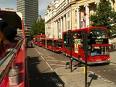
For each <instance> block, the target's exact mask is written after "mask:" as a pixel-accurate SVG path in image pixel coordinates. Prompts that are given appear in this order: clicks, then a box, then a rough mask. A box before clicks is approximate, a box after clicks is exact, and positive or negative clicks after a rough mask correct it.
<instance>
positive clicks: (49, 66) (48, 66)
mask: <svg viewBox="0 0 116 87" xmlns="http://www.w3.org/2000/svg"><path fill="white" fill-rule="evenodd" d="M34 49H35V50H36V51H37V53H38V54H39V55H40V54H41V53H40V52H39V51H38V50H37V48H34ZM40 56H41V55H40ZM41 58H42V59H43V60H44V61H45V63H46V64H47V65H48V67H49V68H50V69H51V70H52V71H54V70H53V69H52V67H51V66H50V64H49V63H48V62H46V59H45V58H44V57H43V56H41Z"/></svg>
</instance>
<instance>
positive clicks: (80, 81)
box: [54, 67, 116, 87]
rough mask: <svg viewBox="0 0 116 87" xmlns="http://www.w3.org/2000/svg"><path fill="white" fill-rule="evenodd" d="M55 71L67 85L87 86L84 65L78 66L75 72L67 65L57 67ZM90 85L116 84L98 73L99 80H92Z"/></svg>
mask: <svg viewBox="0 0 116 87" xmlns="http://www.w3.org/2000/svg"><path fill="white" fill-rule="evenodd" d="M54 71H55V72H56V73H57V74H58V75H59V77H60V78H61V79H62V80H63V81H64V83H65V87H85V73H84V67H78V68H77V69H76V70H74V71H73V72H70V69H65V67H59V68H56V69H55V70H54ZM88 80H90V77H88ZM90 87H116V84H114V83H113V82H111V81H109V80H107V79H105V78H102V77H101V76H99V75H98V78H97V80H92V83H91V85H90Z"/></svg>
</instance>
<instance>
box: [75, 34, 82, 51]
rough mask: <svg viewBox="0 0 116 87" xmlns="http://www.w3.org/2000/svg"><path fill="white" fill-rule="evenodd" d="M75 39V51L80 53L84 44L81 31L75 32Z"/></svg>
mask: <svg viewBox="0 0 116 87" xmlns="http://www.w3.org/2000/svg"><path fill="white" fill-rule="evenodd" d="M73 41H74V52H75V53H78V52H79V46H81V45H82V38H81V33H80V32H75V33H74V34H73Z"/></svg>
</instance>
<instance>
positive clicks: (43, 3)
mask: <svg viewBox="0 0 116 87" xmlns="http://www.w3.org/2000/svg"><path fill="white" fill-rule="evenodd" d="M38 1H39V9H38V10H39V14H40V15H42V16H44V14H45V10H46V8H47V5H48V3H49V2H50V1H53V0H38ZM0 8H14V9H16V0H0Z"/></svg>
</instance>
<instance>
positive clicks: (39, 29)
mask: <svg viewBox="0 0 116 87" xmlns="http://www.w3.org/2000/svg"><path fill="white" fill-rule="evenodd" d="M44 33H45V21H44V19H42V18H41V17H39V19H38V20H37V21H34V22H33V24H32V28H31V35H32V36H35V35H38V34H44Z"/></svg>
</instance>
